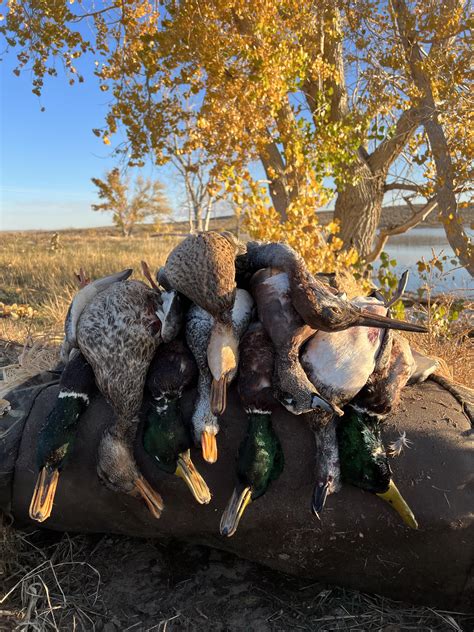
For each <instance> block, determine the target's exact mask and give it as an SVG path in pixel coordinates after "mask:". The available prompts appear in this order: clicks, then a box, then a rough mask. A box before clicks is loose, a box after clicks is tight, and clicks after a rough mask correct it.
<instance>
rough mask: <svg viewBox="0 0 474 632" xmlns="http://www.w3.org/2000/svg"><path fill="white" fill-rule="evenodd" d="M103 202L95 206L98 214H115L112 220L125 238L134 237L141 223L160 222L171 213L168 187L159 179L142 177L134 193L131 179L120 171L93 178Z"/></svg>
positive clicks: (138, 180)
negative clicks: (100, 212) (135, 229)
mask: <svg viewBox="0 0 474 632" xmlns="http://www.w3.org/2000/svg"><path fill="white" fill-rule="evenodd" d="M91 180H92V182H93V183H94V184H95V185H96V187H97V189H98V191H97V194H98V196H99V198H100V199H101V200H103V202H101V203H100V204H92V210H94V211H106V212H111V213H112V220H113V222H114V224H115V225H116V226H117V228H118V229H119V230H120V233H121V235H122V236H123V237H131V235H132V233H133V230H134V228H135V227H136V226H137V224H141V223H143V222H146V221H147V220H153V221H156V220H159V219H162V218H163V217H164V216H166V215H169V214H170V213H171V209H170V206H169V204H168V200H167V198H166V195H165V193H164V187H163V185H162V184H161V182H159V181H158V180H154V181H151V180H150V179H146V180H145V179H143V178H142V177H140V176H139V177H138V178H137V179H136V180H135V185H134V187H133V190H131V187H130V178H122V176H121V174H120V171H119V169H118V168H114V169H112V170H111V171H108V172H107V173H106V174H105V179H104V180H101V179H100V178H91Z"/></svg>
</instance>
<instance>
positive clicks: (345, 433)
mask: <svg viewBox="0 0 474 632" xmlns="http://www.w3.org/2000/svg"><path fill="white" fill-rule="evenodd" d="M142 268H143V273H144V275H145V277H146V279H147V281H148V284H145V283H143V282H141V281H137V280H132V279H130V278H129V277H130V275H131V273H132V270H124V271H123V272H119V273H117V274H114V275H111V276H109V277H105V278H103V279H98V280H95V281H93V282H90V280H89V279H87V278H86V276H85V274H84V273H83V272H82V271H81V273H80V274H79V275H78V280H79V285H80V289H79V291H78V293H77V294H76V296H75V297H74V299H73V301H72V303H71V306H70V309H69V312H68V315H67V318H66V323H65V339H64V343H63V347H62V358H63V361H64V362H65V368H64V370H63V371H62V374H61V379H60V389H59V395H58V398H57V401H56V403H55V406H54V408H53V409H52V411H51V412H50V414H49V416H48V417H47V418H46V420H45V422H44V425H43V426H42V428H41V430H40V434H39V439H38V449H37V466H38V471H39V474H38V478H37V482H36V486H35V489H34V493H33V496H32V499H31V504H30V517H31V518H32V519H34V520H37V521H39V522H42V521H44V520H46V519H47V518H48V517H49V516H50V515H51V511H52V509H53V501H54V496H55V492H56V489H57V485H58V481H59V478H60V474H61V471H62V469H63V468H64V467H65V466H66V463H67V458H68V456H69V455H70V453H71V451H72V445H73V443H74V438H75V436H76V434H77V430H78V423H79V420H80V416H81V414H82V413H83V412H84V410H85V409H86V408H87V406H88V404H89V402H90V400H91V397H92V395H93V393H94V391H95V390H96V388H98V389H99V391H100V392H101V393H102V395H103V396H104V397H105V398H106V400H107V401H108V403H109V404H110V406H111V407H112V409H113V412H114V420H113V423H112V424H111V425H110V426H108V427H107V428H106V430H105V432H104V434H103V436H102V438H101V440H100V443H99V445H98V452H97V473H98V476H99V478H100V480H101V481H102V483H103V484H104V485H105V486H106V487H108V488H109V489H111V490H113V491H115V492H118V493H125V494H130V495H133V496H138V497H140V498H142V499H143V501H144V502H145V503H146V506H147V507H148V509H149V511H150V512H151V513H152V515H153V516H154V517H155V518H159V517H160V515H161V512H162V511H163V508H164V503H163V500H162V498H161V496H160V494H159V493H158V492H157V491H156V489H154V488H153V487H152V486H151V485H150V483H149V482H148V481H147V480H146V478H145V477H144V476H143V475H142V473H141V472H140V469H139V467H138V465H137V463H136V461H135V457H134V444H135V441H136V439H137V431H138V426H139V424H140V421H141V420H142V418H143V417H144V418H145V423H144V430H143V446H144V448H145V450H146V452H147V453H148V454H149V455H150V456H151V457H152V458H153V461H154V463H155V464H156V466H157V467H158V468H159V469H160V470H162V471H163V472H166V473H168V474H172V475H175V476H178V477H180V478H182V479H183V480H184V481H185V483H186V484H187V485H188V487H189V489H190V490H191V492H192V494H193V496H194V498H195V499H196V501H197V502H198V503H201V504H206V503H209V502H210V500H211V493H210V491H209V488H208V486H207V484H206V482H205V481H204V479H203V478H202V476H201V475H200V474H199V472H198V471H197V469H196V467H195V466H194V464H193V462H192V459H191V450H192V449H193V448H194V446H196V445H197V446H200V448H201V450H202V455H203V458H204V459H205V460H206V461H207V462H209V463H214V462H215V461H216V460H217V458H218V442H217V437H218V433H219V418H220V416H221V415H222V414H223V412H224V411H225V409H226V405H227V391H228V388H229V385H230V384H231V382H232V381H234V380H235V381H236V382H237V389H238V392H239V395H240V399H241V403H242V406H243V408H244V410H245V413H246V416H247V432H246V435H245V438H244V440H243V441H242V443H241V445H240V448H239V453H238V458H237V467H236V484H235V489H234V491H233V492H232V494H231V497H230V500H229V502H228V504H227V507H226V508H225V510H224V512H223V515H222V519H221V523H220V532H221V534H222V535H224V536H231V535H233V534H234V533H235V531H236V530H237V527H238V524H239V521H240V519H241V518H242V515H243V513H244V511H245V509H246V507H247V506H248V505H249V503H251V502H254V501H256V500H257V499H258V498H259V497H261V496H262V495H263V494H264V493H265V492H266V490H267V489H268V486H269V485H270V483H271V482H272V481H275V480H276V479H277V478H278V477H279V475H280V473H281V472H282V470H283V468H284V455H283V449H282V445H281V443H280V440H279V438H278V435H277V433H276V432H275V429H274V428H273V426H272V413H273V412H274V411H276V410H277V409H278V408H279V407H281V406H283V407H284V408H286V409H287V410H288V411H290V412H291V413H292V414H294V415H297V416H299V417H300V418H301V419H303V421H304V422H305V423H307V424H308V425H309V427H310V428H311V430H312V432H313V434H314V439H315V461H314V462H315V466H314V468H315V471H314V492H313V495H312V498H311V506H312V510H313V512H314V513H315V514H316V516H318V517H319V516H320V514H321V512H322V511H323V508H324V506H325V503H326V500H327V498H328V496H329V495H330V494H334V493H337V492H338V491H339V489H340V487H341V484H342V482H347V483H350V484H352V485H356V486H358V487H360V488H362V489H364V490H367V491H369V492H372V493H374V494H377V495H378V496H380V497H381V498H383V499H384V500H386V501H387V502H388V503H390V504H391V505H392V507H393V508H394V509H395V510H396V511H397V512H398V513H399V514H400V516H401V517H402V519H403V520H404V522H405V523H406V524H407V525H408V526H410V527H412V528H416V527H417V522H416V519H415V517H414V515H413V513H412V511H411V510H410V508H409V507H408V505H407V504H406V502H405V501H404V499H403V497H402V495H401V494H400V492H399V491H398V489H397V487H396V485H395V483H394V482H393V480H392V471H391V469H390V465H389V460H388V457H387V453H386V450H385V447H384V445H383V443H382V438H381V429H382V427H383V421H384V419H385V418H386V416H387V415H388V414H389V412H390V411H391V410H392V409H393V407H394V406H396V404H397V403H398V401H399V399H400V393H401V391H402V389H403V387H404V386H405V385H406V384H407V383H408V382H409V381H410V380H411V381H416V380H420V379H425V378H426V377H427V376H428V375H429V373H430V372H432V371H433V370H434V369H435V368H436V363H434V362H433V363H429V362H428V363H427V362H426V359H424V361H423V362H422V363H421V366H420V363H417V362H416V361H415V359H414V356H413V354H412V353H411V350H410V347H409V345H408V343H407V341H406V339H405V338H403V337H401V336H399V335H398V334H397V333H396V332H394V330H405V331H412V332H424V331H425V329H424V328H423V327H422V326H420V325H416V324H412V323H408V322H404V321H399V320H395V319H393V318H391V316H390V308H391V304H386V303H385V301H384V299H383V297H382V296H381V295H380V294H378V293H377V292H375V293H374V294H373V295H372V296H370V297H360V298H356V299H354V300H352V301H349V300H348V299H347V297H346V296H345V295H344V294H342V293H339V292H338V291H337V289H335V288H333V287H331V285H329V284H328V283H325V282H324V281H323V280H322V278H319V277H318V276H313V275H312V274H310V273H309V271H308V270H307V268H306V266H305V264H304V261H303V259H302V258H301V257H300V256H299V255H298V254H297V253H296V252H295V251H293V250H292V249H291V248H290V247H288V246H286V245H284V244H281V243H259V242H249V243H247V244H242V243H240V242H239V241H237V240H236V239H235V238H234V237H233V235H231V234H230V233H227V232H222V233H219V232H214V231H209V232H205V233H199V234H196V235H190V236H188V237H187V238H186V239H184V240H183V241H182V242H181V243H180V244H178V246H176V248H174V250H173V251H172V252H171V253H170V255H169V256H168V259H167V261H166V264H165V265H164V266H163V267H162V268H161V269H160V270H159V271H158V273H157V275H156V280H155V279H154V278H153V277H152V275H151V273H150V270H149V268H148V266H147V265H146V264H145V263H143V264H142ZM405 282H406V276H404V277H403V279H402V280H401V282H400V286H399V289H398V293H397V297H396V298H398V297H399V296H400V295H401V293H402V292H403V289H404V285H405ZM196 385H197V395H196V398H195V404H194V411H193V413H192V416H191V418H190V419H188V418H186V416H185V415H183V412H182V411H181V398H182V394H183V391H185V390H189V389H192V388H194V387H195V386H196ZM288 431H289V432H291V428H290V427H289V428H288Z"/></svg>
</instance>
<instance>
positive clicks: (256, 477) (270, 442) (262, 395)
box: [220, 323, 284, 537]
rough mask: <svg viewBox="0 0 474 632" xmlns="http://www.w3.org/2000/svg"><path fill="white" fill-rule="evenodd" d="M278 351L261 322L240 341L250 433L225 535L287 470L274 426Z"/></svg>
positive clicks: (241, 385) (243, 447)
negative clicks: (284, 469)
mask: <svg viewBox="0 0 474 632" xmlns="http://www.w3.org/2000/svg"><path fill="white" fill-rule="evenodd" d="M274 360H275V354H274V349H273V344H272V342H271V340H270V338H269V337H268V335H267V333H266V332H265V329H264V328H263V326H262V324H261V323H252V325H250V327H249V329H248V330H247V332H246V333H245V334H244V336H243V338H242V341H241V343H240V369H239V377H238V388H239V394H240V398H241V401H242V404H243V406H244V409H245V412H246V413H247V419H248V426H247V433H246V435H245V437H244V439H243V441H242V443H241V444H240V447H239V454H238V459H237V484H236V487H235V489H234V491H233V493H232V496H231V498H230V500H229V502H228V504H227V507H226V509H225V511H224V513H223V515H222V518H221V523H220V532H221V535H224V536H227V537H230V536H232V535H234V533H235V532H236V530H237V527H238V525H239V522H240V520H241V518H242V515H243V513H244V511H245V509H246V507H247V506H248V504H249V503H250V502H253V501H255V500H257V499H258V498H260V497H261V496H263V494H265V492H266V491H267V489H268V486H269V485H270V483H271V482H272V481H275V480H276V479H277V478H278V477H279V476H280V474H281V472H282V471H283V467H284V458H283V450H282V447H281V444H280V440H279V439H278V435H277V434H276V432H275V430H274V429H273V426H272V411H273V410H274V409H275V407H276V406H277V405H278V403H277V401H276V400H275V399H274V397H273V389H272V379H273V369H274Z"/></svg>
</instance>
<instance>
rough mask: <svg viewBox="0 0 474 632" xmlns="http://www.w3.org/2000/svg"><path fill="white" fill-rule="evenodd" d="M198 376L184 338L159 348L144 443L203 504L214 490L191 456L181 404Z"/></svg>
mask: <svg viewBox="0 0 474 632" xmlns="http://www.w3.org/2000/svg"><path fill="white" fill-rule="evenodd" d="M196 376H197V368H196V364H195V362H194V358H193V356H192V354H191V352H190V351H189V349H188V348H187V347H186V344H185V343H184V341H182V340H174V341H173V342H171V343H168V344H164V345H161V346H160V347H159V348H158V351H157V353H156V354H155V357H154V359H153V361H152V363H151V366H150V369H149V371H148V376H147V381H146V389H147V392H148V394H149V396H150V399H151V402H150V406H149V411H148V414H147V419H146V423H145V429H144V434H143V445H144V448H145V450H146V451H147V452H148V454H149V455H150V456H151V457H153V458H154V460H155V463H156V464H157V466H158V467H159V468H160V469H161V470H162V471H164V472H166V473H168V474H174V475H176V476H178V477H180V478H183V480H184V481H185V482H186V484H187V485H188V486H189V488H190V490H191V492H192V494H193V496H194V498H195V499H196V500H197V501H198V502H199V503H201V504H203V503H208V502H209V501H210V499H211V494H210V492H209V488H208V487H207V485H206V483H205V481H204V480H203V478H202V477H201V476H200V474H199V473H198V471H197V470H196V468H195V466H194V464H193V462H192V460H191V456H190V448H191V447H192V445H193V440H192V436H191V430H190V427H189V425H188V424H186V423H185V421H184V419H183V416H182V412H181V405H180V398H181V395H182V392H183V390H184V389H185V388H188V387H190V386H192V384H193V383H194V382H195V380H196Z"/></svg>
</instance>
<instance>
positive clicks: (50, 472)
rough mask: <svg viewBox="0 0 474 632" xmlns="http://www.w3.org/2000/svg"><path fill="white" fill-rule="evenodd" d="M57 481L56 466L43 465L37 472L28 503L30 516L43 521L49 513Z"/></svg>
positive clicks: (57, 471) (57, 472)
mask: <svg viewBox="0 0 474 632" xmlns="http://www.w3.org/2000/svg"><path fill="white" fill-rule="evenodd" d="M58 481H59V470H58V469H57V468H50V467H47V466H45V467H43V468H42V469H41V470H40V473H39V474H38V478H37V480H36V485H35V489H34V492H33V496H32V498H31V503H30V510H29V513H30V518H31V519H32V520H36V521H37V522H44V521H45V520H47V519H48V518H49V516H50V515H51V511H52V509H53V502H54V496H55V494H56V488H57V486H58Z"/></svg>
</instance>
